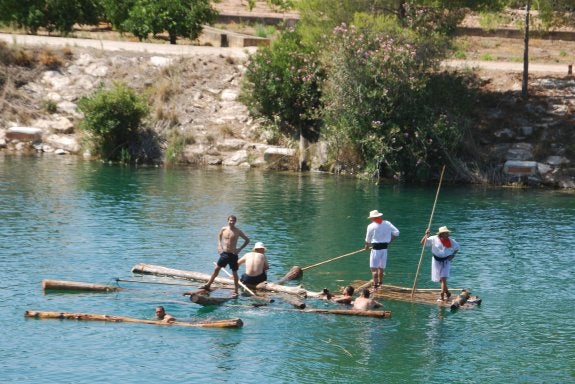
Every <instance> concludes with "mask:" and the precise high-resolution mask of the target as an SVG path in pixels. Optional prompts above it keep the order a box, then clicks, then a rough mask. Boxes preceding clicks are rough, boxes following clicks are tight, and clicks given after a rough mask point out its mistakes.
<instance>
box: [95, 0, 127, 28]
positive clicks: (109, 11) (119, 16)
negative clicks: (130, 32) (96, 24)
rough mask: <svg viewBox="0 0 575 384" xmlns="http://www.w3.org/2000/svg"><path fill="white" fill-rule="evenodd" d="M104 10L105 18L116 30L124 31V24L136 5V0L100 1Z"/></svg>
mask: <svg viewBox="0 0 575 384" xmlns="http://www.w3.org/2000/svg"><path fill="white" fill-rule="evenodd" d="M99 2H100V5H101V7H102V9H103V16H104V19H105V20H106V21H109V22H110V23H111V24H112V26H113V27H114V28H116V29H117V30H119V31H124V30H125V29H124V25H123V24H124V22H125V21H126V20H128V18H129V15H130V9H132V7H133V6H134V4H135V3H136V0H123V1H117V0H99Z"/></svg>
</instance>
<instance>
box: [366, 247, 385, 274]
mask: <svg viewBox="0 0 575 384" xmlns="http://www.w3.org/2000/svg"><path fill="white" fill-rule="evenodd" d="M386 264H387V249H378V250H375V249H372V250H371V252H370V254H369V268H382V269H385V266H386Z"/></svg>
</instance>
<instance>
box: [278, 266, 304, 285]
mask: <svg viewBox="0 0 575 384" xmlns="http://www.w3.org/2000/svg"><path fill="white" fill-rule="evenodd" d="M302 276H303V269H301V268H300V267H299V266H297V265H295V266H293V267H292V268H291V269H290V270H289V271H288V273H286V275H285V276H284V277H282V278H281V279H279V280H278V281H276V284H283V283H285V282H286V281H290V280H295V279H299V278H301V277H302Z"/></svg>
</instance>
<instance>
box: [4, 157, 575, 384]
mask: <svg viewBox="0 0 575 384" xmlns="http://www.w3.org/2000/svg"><path fill="white" fill-rule="evenodd" d="M435 193H436V186H428V187H423V186H393V185H385V186H384V185H375V184H374V183H372V182H368V181H359V180H355V179H350V178H343V177H335V176H331V175H321V174H303V175H299V174H283V173H271V172H264V171H255V170H240V169H235V168H234V169H213V170H206V169H203V170H199V169H192V168H176V169H166V168H140V169H133V168H126V167H118V166H110V165H105V164H100V163H96V162H86V161H82V160H79V159H76V158H74V157H56V156H44V157H41V156H40V157H19V156H8V155H2V154H0V218H1V220H0V238H1V239H2V245H1V246H0V263H1V264H0V265H1V267H0V287H1V288H0V324H1V325H0V328H1V329H2V337H1V338H0V381H1V382H3V383H158V382H164V383H254V382H261V383H370V384H371V383H571V382H575V325H574V323H575V321H574V317H575V316H574V314H573V313H574V312H573V303H574V302H575V283H574V261H575V248H574V247H573V241H574V234H575V230H574V229H575V224H574V221H575V195H573V194H570V193H566V192H560V191H534V190H520V189H498V188H497V189H496V188H478V187H456V186H451V185H449V184H445V185H443V186H442V188H441V191H440V194H439V199H438V202H437V207H436V210H435V214H434V218H433V225H432V227H433V228H434V229H435V228H437V227H439V226H440V225H447V226H449V227H450V228H451V229H452V230H453V234H452V236H453V237H454V238H456V239H457V240H458V241H459V242H460V243H461V246H462V249H461V251H460V253H459V255H458V257H457V258H456V259H455V260H454V261H453V264H452V274H451V278H450V280H449V282H450V285H451V286H452V287H462V288H463V287H465V288H469V289H470V290H471V292H472V294H475V295H478V296H480V297H481V298H482V299H483V303H482V304H481V306H479V307H477V308H474V309H468V310H459V311H450V310H448V309H443V308H439V307H437V306H436V305H423V304H413V303H405V302H393V301H385V302H384V304H385V309H387V310H390V311H392V317H391V318H389V319H374V318H364V317H352V316H337V315H325V314H313V313H301V312H298V311H281V310H275V311H274V310H273V308H274V307H277V308H289V306H288V305H287V304H285V303H283V302H281V301H279V300H278V301H276V302H275V303H272V304H270V305H269V308H254V307H249V306H248V305H249V303H250V302H249V299H248V298H246V297H240V298H239V299H238V300H237V302H236V303H235V305H228V306H222V307H200V306H198V305H197V304H194V303H191V302H190V301H189V300H186V297H183V296H182V292H184V291H187V290H190V289H193V287H185V286H178V285H162V284H138V283H131V282H119V283H118V282H117V281H116V279H117V278H120V279H124V280H137V281H140V280H141V279H142V277H141V276H135V275H132V273H131V268H132V267H133V266H134V265H135V264H138V263H149V264H157V265H162V266H166V267H170V268H177V269H186V270H192V271H198V272H204V273H211V271H212V270H213V268H212V266H213V262H214V261H215V260H216V259H217V250H216V236H217V233H218V231H219V229H220V228H221V227H222V226H223V225H225V224H226V217H227V216H228V215H229V214H235V215H237V217H238V223H237V225H238V227H240V228H241V229H242V230H244V232H245V233H246V234H247V235H248V236H249V237H250V238H251V239H252V241H254V242H255V241H263V242H264V243H266V245H267V246H268V247H269V249H268V257H269V260H270V263H271V269H270V273H269V277H270V280H274V279H278V278H280V277H282V276H283V275H285V274H286V273H287V271H289V269H290V268H291V267H292V266H294V265H299V266H308V265H312V264H315V263H318V262H321V261H324V260H327V259H331V258H334V257H336V256H339V255H343V254H346V253H349V252H353V251H355V250H357V249H359V248H361V247H362V246H363V238H364V234H365V228H366V225H367V224H368V220H367V215H368V213H369V211H370V210H372V209H379V210H381V211H383V212H384V214H385V217H386V218H387V219H389V220H390V221H391V222H392V223H393V224H395V225H396V226H397V227H398V228H399V229H400V231H401V235H400V237H399V238H398V239H397V241H396V242H394V243H393V245H392V246H391V247H390V249H389V260H388V269H387V275H386V278H385V282H386V283H388V284H395V285H402V286H409V287H411V285H412V284H413V280H414V277H415V272H416V270H417V264H418V261H419V257H420V255H421V247H420V245H419V239H420V238H421V235H422V234H423V232H424V230H425V227H426V226H427V223H428V221H429V217H430V214H431V210H432V207H433V201H434V198H435ZM430 257H431V256H430V255H429V253H427V252H426V253H425V256H424V261H423V263H422V268H421V273H420V275H419V278H418V283H417V285H418V287H420V288H435V287H436V285H435V284H434V283H432V282H431V281H430V263H431V262H430ZM222 276H224V274H223V272H222ZM43 279H56V280H72V281H79V282H88V283H102V284H120V286H121V287H123V288H126V289H125V290H123V291H121V292H117V293H108V294H97V293H44V292H43V291H42V288H41V282H42V280H43ZM145 279H146V280H153V281H156V282H181V283H187V284H192V283H191V282H185V281H182V280H175V279H170V278H160V277H145ZM367 279H369V269H368V254H367V253H366V252H362V253H359V254H356V255H353V256H349V257H345V258H342V259H339V260H337V261H333V262H330V263H327V264H324V265H321V266H318V267H316V268H312V269H309V270H306V271H305V272H304V276H303V278H302V279H301V280H300V281H299V283H300V284H302V285H303V286H304V287H305V288H306V289H308V290H311V291H318V290H321V289H322V288H323V287H328V288H329V289H330V290H332V291H333V290H337V289H338V288H339V287H341V286H344V285H346V284H348V283H350V282H352V281H355V280H367ZM156 305H164V306H165V307H166V309H167V311H168V312H169V313H171V314H172V315H174V316H176V317H177V318H178V319H179V320H182V321H187V320H189V321H197V320H206V319H226V318H241V319H242V320H243V322H244V326H243V327H242V328H239V329H207V328H189V327H171V326H155V325H145V324H132V323H107V322H92V321H84V322H82V321H75V320H72V321H71V320H37V319H25V318H24V312H25V311H26V310H42V311H69V312H83V313H99V314H109V315H120V316H128V317H135V318H142V319H151V318H153V316H154V308H155V306H156ZM241 305H243V307H242V306H241ZM307 305H308V307H314V308H326V307H331V306H330V304H328V303H326V302H320V301H314V300H309V299H308V301H307Z"/></svg>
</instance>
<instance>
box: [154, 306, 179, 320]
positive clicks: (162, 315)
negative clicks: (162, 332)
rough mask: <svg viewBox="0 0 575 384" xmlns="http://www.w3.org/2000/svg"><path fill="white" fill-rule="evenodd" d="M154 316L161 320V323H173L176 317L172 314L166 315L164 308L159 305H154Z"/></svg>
mask: <svg viewBox="0 0 575 384" xmlns="http://www.w3.org/2000/svg"><path fill="white" fill-rule="evenodd" d="M156 317H157V318H158V320H162V322H163V323H173V322H174V321H176V318H175V317H174V316H172V315H168V314H167V313H166V310H165V309H164V307H162V306H161V305H160V306H159V307H156Z"/></svg>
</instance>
